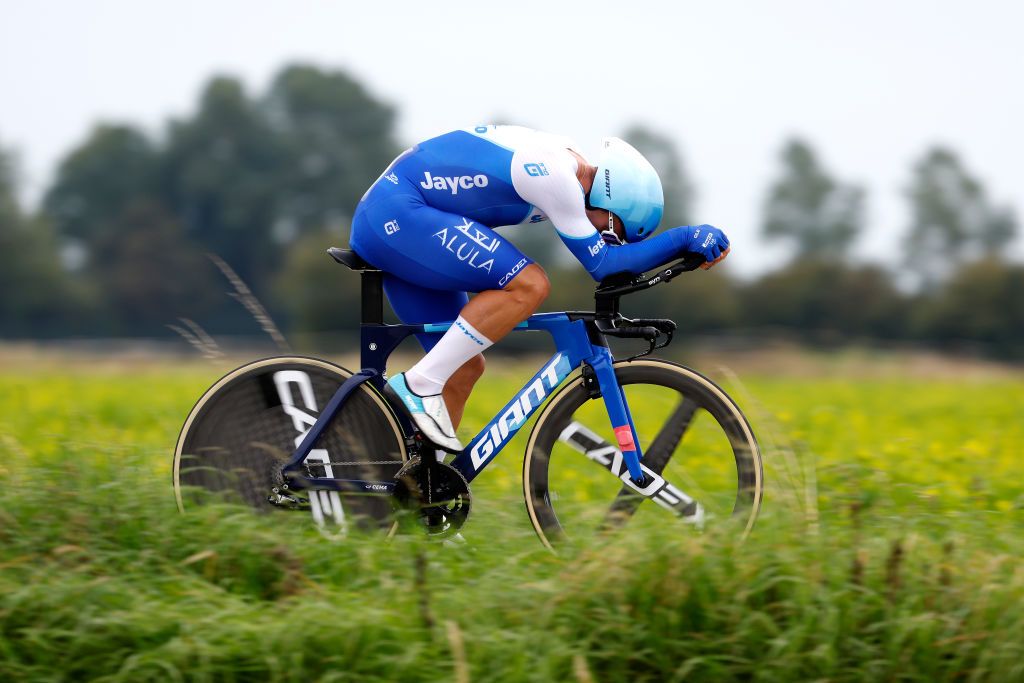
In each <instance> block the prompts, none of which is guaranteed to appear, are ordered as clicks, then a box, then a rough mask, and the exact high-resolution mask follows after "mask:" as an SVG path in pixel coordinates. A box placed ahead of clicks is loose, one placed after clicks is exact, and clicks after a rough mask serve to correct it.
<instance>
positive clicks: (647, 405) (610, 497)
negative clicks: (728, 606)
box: [523, 360, 764, 547]
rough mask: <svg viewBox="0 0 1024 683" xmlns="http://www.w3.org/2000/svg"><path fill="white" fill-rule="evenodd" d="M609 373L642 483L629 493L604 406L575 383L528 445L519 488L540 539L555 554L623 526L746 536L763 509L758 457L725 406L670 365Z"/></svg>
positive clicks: (634, 365) (726, 401) (710, 386)
mask: <svg viewBox="0 0 1024 683" xmlns="http://www.w3.org/2000/svg"><path fill="white" fill-rule="evenodd" d="M615 373H616V376H617V377H618V380H619V383H620V385H621V387H622V390H623V393H624V395H625V397H626V401H627V403H628V405H629V407H630V411H631V413H632V415H633V421H634V423H635V425H636V431H637V436H638V437H639V441H640V448H641V450H642V452H643V466H644V468H645V472H646V474H647V476H648V479H647V482H646V484H645V486H643V487H635V486H630V485H628V482H627V480H628V477H629V475H628V472H627V471H626V466H625V463H624V462H623V460H622V457H621V453H620V452H619V451H618V449H617V448H616V446H615V445H614V444H615V443H616V439H615V436H614V433H613V432H612V428H611V425H610V424H609V420H608V414H607V412H606V410H605V407H604V402H603V400H602V399H601V398H592V397H590V396H589V395H588V393H587V390H586V388H585V387H584V383H583V378H582V377H577V378H576V379H574V380H573V381H571V382H569V383H568V384H567V385H566V386H565V387H564V388H563V389H562V390H561V391H560V392H559V393H557V394H556V395H555V396H554V397H553V398H552V399H551V401H550V402H549V403H548V405H547V406H546V407H545V409H544V410H543V412H542V413H541V415H540V417H539V418H538V419H537V423H536V425H535V426H534V429H533V432H532V433H531V434H530V440H529V443H528V444H527V451H526V459H525V461H524V465H523V488H524V494H525V496H526V507H527V510H528V512H529V514H530V519H531V521H532V522H533V526H534V529H535V530H536V531H537V535H538V536H539V537H540V540H541V541H542V542H543V543H544V544H545V545H547V546H548V547H554V546H555V545H556V544H557V543H558V542H560V541H564V540H566V539H571V540H573V541H581V540H582V541H586V539H587V538H592V537H593V536H595V535H598V534H603V533H607V532H608V531H609V530H612V529H615V528H620V527H623V526H626V525H628V527H629V528H630V529H631V530H632V529H634V528H640V529H642V528H644V527H648V528H654V527H665V526H666V525H676V527H677V528H678V531H679V533H695V532H696V531H697V530H700V529H704V528H706V527H708V526H709V525H721V524H725V523H728V524H733V525H734V528H736V530H737V532H738V533H739V534H741V535H743V536H745V535H746V534H747V533H749V532H750V529H751V528H752V527H753V524H754V520H755V519H756V517H757V513H758V510H759V509H760V505H761V497H762V490H763V479H764V477H763V469H762V463H761V452H760V450H759V449H758V446H757V441H756V440H755V439H754V435H753V432H752V431H751V429H750V425H749V424H748V423H747V420H746V418H745V417H744V416H743V413H742V412H740V409H739V408H738V407H737V406H736V404H735V403H734V402H733V401H732V399H730V398H729V397H728V396H727V395H726V393H725V392H724V391H722V389H721V388H719V387H718V386H717V385H715V384H714V383H713V382H711V380H709V379H707V378H706V377H704V376H702V375H700V374H699V373H696V372H694V371H693V370H690V369H689V368H685V367H683V366H681V365H676V364H674V363H669V362H667V361H662V360H640V361H633V362H622V363H617V364H616V370H615ZM638 489H640V490H641V492H640V493H638ZM641 493H642V494H644V495H641Z"/></svg>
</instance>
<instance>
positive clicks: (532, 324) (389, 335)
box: [282, 313, 644, 493]
mask: <svg viewBox="0 0 1024 683" xmlns="http://www.w3.org/2000/svg"><path fill="white" fill-rule="evenodd" d="M452 324H453V321H450V322H444V323H427V324H423V325H385V324H382V323H376V322H374V323H365V322H364V324H363V325H362V327H361V328H360V343H361V361H362V370H360V371H359V372H358V373H356V374H354V375H352V376H351V377H349V378H348V379H347V380H345V381H344V382H343V383H342V385H341V386H340V387H339V388H338V390H337V391H336V392H335V394H334V396H333V397H332V398H331V400H330V401H328V403H327V405H326V406H325V407H324V409H323V411H322V412H321V413H320V416H319V417H318V418H317V421H316V422H315V423H314V424H313V426H312V427H310V429H309V431H308V432H307V433H306V436H305V437H304V438H303V440H302V442H301V443H300V444H299V446H298V448H297V449H296V450H295V452H294V454H293V455H292V457H291V458H290V459H289V461H288V463H287V464H286V465H285V466H284V467H283V468H282V471H283V472H284V473H285V475H286V476H288V477H289V480H290V481H291V482H292V483H293V486H294V488H307V489H320V490H335V491H344V492H360V493H366V492H380V493H390V492H392V491H393V490H394V488H395V482H393V481H387V482H379V481H364V480H356V479H330V478H320V477H307V476H305V475H303V474H302V473H301V472H300V470H301V469H302V466H303V463H304V462H305V460H306V457H307V456H308V455H309V453H310V451H311V450H312V449H313V447H314V444H316V442H317V440H318V439H319V438H320V436H321V435H322V434H323V432H324V430H325V429H326V428H327V426H328V425H330V423H331V421H332V420H333V419H334V417H335V416H336V415H337V414H338V412H339V411H340V410H341V409H342V408H343V407H344V405H345V401H346V400H347V399H348V398H349V397H350V396H351V395H352V392H353V391H355V390H356V389H357V388H358V387H359V385H360V384H362V383H363V382H370V383H371V384H373V385H374V386H375V387H376V388H377V389H378V390H379V391H381V393H382V394H383V389H384V375H383V373H384V370H385V368H386V365H387V359H388V357H389V356H390V355H391V353H392V352H393V351H394V350H395V348H397V347H398V345H399V344H400V343H401V342H402V341H403V340H404V339H406V338H407V337H408V336H409V335H412V334H416V333H423V332H427V333H439V332H444V331H446V330H447V329H448V328H449V327H451V325H452ZM588 326H589V327H588ZM592 326H593V321H592V320H590V321H588V320H587V319H585V318H584V317H583V316H582V315H576V314H568V313H539V314H536V315H533V316H531V317H530V318H528V319H527V320H526V321H524V322H522V323H520V324H519V325H517V326H516V328H515V331H541V332H546V333H548V334H550V335H551V337H552V339H553V340H554V342H555V349H556V350H555V353H554V354H553V355H552V356H551V358H550V359H549V360H548V361H547V362H546V363H545V364H544V365H543V366H542V368H541V370H540V371H539V372H537V374H536V375H534V376H533V378H532V379H530V380H529V381H528V382H527V383H526V385H524V386H523V388H522V389H520V390H519V391H518V392H517V393H516V395H515V396H513V397H512V398H511V399H510V400H509V401H508V403H506V404H505V406H504V407H503V408H502V409H501V410H500V411H499V412H498V414H497V415H496V416H495V417H494V419H492V420H491V421H490V422H489V423H488V424H487V425H486V426H485V427H484V428H483V429H482V430H480V433H478V434H477V435H476V436H474V437H473V439H472V440H471V441H470V442H469V444H468V445H467V446H466V447H465V449H464V450H463V451H462V452H461V453H459V454H457V455H456V456H455V459H454V460H453V461H452V462H451V463H450V464H451V466H452V467H454V468H455V469H457V470H458V471H459V472H460V473H461V474H462V476H464V477H465V478H466V481H467V482H469V481H472V480H473V479H475V478H476V476H477V475H478V474H480V472H482V471H483V470H484V469H485V468H486V467H487V465H488V464H489V463H490V462H491V461H492V460H493V459H494V458H495V457H496V456H497V455H498V453H500V452H501V449H502V448H504V447H505V446H506V445H507V444H508V443H509V441H511V440H512V438H513V437H514V436H515V435H516V433H517V432H518V431H519V430H520V428H522V426H523V425H525V424H526V423H527V421H529V419H530V416H531V415H533V413H534V412H535V411H536V410H537V409H538V408H539V407H540V406H541V404H542V403H543V402H544V400H545V399H546V398H547V397H548V396H550V395H551V394H552V392H554V390H555V389H556V388H557V387H558V386H559V385H560V384H561V383H562V382H563V381H564V380H565V378H566V377H568V376H569V375H570V374H571V373H572V372H573V371H574V370H576V369H577V368H579V367H580V366H589V367H590V368H591V369H592V370H593V373H594V376H595V378H596V380H597V385H598V388H599V389H600V394H601V397H602V398H603V399H604V403H605V407H606V409H607V411H608V418H609V420H610V422H611V426H612V429H613V430H614V433H615V437H616V441H617V442H618V445H619V449H620V450H621V451H622V456H623V460H624V461H625V463H626V467H627V468H628V470H629V475H630V477H631V478H632V479H633V481H634V482H638V483H639V482H642V481H643V480H644V475H643V472H642V470H641V468H640V460H641V458H642V457H643V454H642V453H641V452H640V447H639V441H638V439H637V436H636V428H635V426H634V424H633V418H632V416H631V415H630V412H629V406H628V404H627V403H626V397H625V394H624V392H623V391H622V388H621V387H620V386H619V382H618V379H617V378H616V376H615V369H614V367H613V363H614V358H613V357H612V354H611V351H610V350H609V349H608V346H607V343H606V342H605V340H604V337H603V335H601V334H600V333H599V332H597V331H596V328H593V327H592ZM393 408H394V409H395V413H396V414H397V415H398V416H399V419H400V420H401V422H402V427H403V430H404V432H405V434H406V436H407V437H408V436H411V435H412V434H413V431H414V430H413V427H412V424H411V423H410V421H409V420H408V419H407V418H406V417H405V415H406V413H405V409H404V407H402V406H393ZM429 452H431V453H432V452H433V451H432V450H429Z"/></svg>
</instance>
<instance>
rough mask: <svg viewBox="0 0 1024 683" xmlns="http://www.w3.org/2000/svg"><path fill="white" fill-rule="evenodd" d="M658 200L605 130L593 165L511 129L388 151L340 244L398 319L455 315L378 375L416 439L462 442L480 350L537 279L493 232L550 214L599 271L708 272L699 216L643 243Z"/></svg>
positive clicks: (543, 288)
mask: <svg viewBox="0 0 1024 683" xmlns="http://www.w3.org/2000/svg"><path fill="white" fill-rule="evenodd" d="M663 207H664V200H663V195H662V189H661V180H660V179H659V178H658V174H657V172H656V171H655V170H654V168H653V167H652V166H651V165H650V163H649V162H648V161H647V160H646V159H644V157H643V156H642V155H641V154H640V153H639V152H638V151H637V150H636V149H634V148H633V147H631V146H630V145H629V144H627V143H626V142H624V141H622V140H620V139H618V138H605V139H604V140H603V141H602V145H601V152H600V156H599V158H598V160H597V165H596V166H595V165H591V164H590V163H589V162H588V161H587V160H586V159H585V158H584V157H583V155H582V154H581V153H580V152H579V151H578V150H577V149H576V148H575V146H574V145H573V143H572V142H571V141H570V140H568V139H566V138H562V137H560V136H556V135H551V134H548V133H542V132H540V131H535V130H531V129H529V128H523V127H520V126H493V125H491V126H477V127H475V128H469V129H465V130H456V131H453V132H450V133H446V134H444V135H441V136H439V137H435V138H432V139H430V140H427V141H425V142H421V143H420V144H418V145H416V146H415V147H412V148H411V149H408V150H406V151H405V152H403V153H402V154H401V155H399V156H398V158H397V159H395V160H394V161H393V162H392V163H391V165H390V166H388V167H387V169H385V170H384V173H382V174H381V176H380V177H379V178H378V179H377V180H376V182H374V184H373V185H372V186H371V187H370V189H369V190H367V192H366V194H365V195H363V198H362V200H361V201H360V203H359V206H358V207H357V208H356V212H355V216H354V217H353V220H352V236H351V247H352V249H353V250H354V251H355V252H356V253H357V254H359V255H360V256H361V257H362V258H363V259H364V260H366V261H367V262H369V263H370V264H372V265H374V266H375V267H377V268H379V269H381V270H382V271H384V272H385V276H384V291H385V293H386V294H387V297H388V301H389V302H390V304H391V307H392V308H393V309H394V311H395V313H396V314H397V315H398V317H399V318H400V319H401V320H402V322H404V323H407V324H416V323H425V322H435V321H439V320H454V321H455V322H454V324H453V325H452V326H451V328H450V329H448V331H447V332H445V333H444V334H443V335H439V334H422V335H419V340H420V343H421V344H422V345H423V347H424V349H425V350H426V351H427V354H426V355H425V356H424V357H423V358H422V359H421V360H420V361H419V362H418V363H416V364H415V365H414V366H413V367H412V368H410V369H409V370H407V371H406V372H404V373H401V374H398V375H395V376H394V377H392V378H391V379H390V380H389V381H388V386H389V387H390V388H391V389H392V390H393V391H394V392H395V393H396V394H397V395H398V396H399V397H400V398H401V400H402V402H403V403H404V404H405V405H406V407H407V408H408V409H409V412H410V413H411V414H412V417H413V419H414V420H415V422H416V424H417V426H418V427H419V428H420V429H421V430H422V431H423V433H424V434H425V435H426V437H427V438H429V439H430V440H431V441H433V442H434V444H436V445H437V446H439V447H441V448H443V449H445V450H449V451H454V452H458V451H461V450H462V444H461V443H460V442H459V440H458V438H457V437H456V435H455V428H456V427H458V425H459V422H460V421H461V419H462V412H463V409H464V407H465V404H466V400H467V399H468V398H469V394H470V392H471V391H472V389H473V385H474V384H475V383H476V381H477V380H478V379H479V378H480V376H481V375H482V374H483V371H484V360H483V356H482V355H481V353H482V352H483V351H484V350H485V349H487V348H488V347H490V346H491V345H492V344H494V342H496V341H498V340H500V339H501V338H502V337H504V336H505V335H506V334H508V333H509V332H510V331H511V330H512V329H513V328H514V327H515V326H516V325H517V324H518V323H520V322H522V321H523V320H526V319H527V318H528V317H530V315H532V314H533V312H534V311H535V310H537V307H538V306H540V304H541V302H543V301H544V299H545V298H546V297H547V295H548V291H549V289H550V283H549V282H548V278H547V275H545V273H544V270H543V269H542V268H541V267H540V266H539V265H537V264H536V263H534V262H533V261H532V260H531V259H530V258H529V257H528V256H526V255H524V254H523V253H522V252H521V251H519V249H517V248H516V247H515V245H513V244H511V243H510V242H509V241H508V240H507V239H505V238H504V237H502V236H500V235H499V234H498V233H496V232H495V231H494V230H493V228H496V227H499V226H503V225H515V224H518V223H524V222H530V223H536V222H539V221H542V220H545V219H547V220H550V221H551V223H553V224H554V227H555V231H556V232H557V234H558V237H559V238H561V240H562V242H563V243H564V244H565V245H566V247H568V248H569V251H570V252H572V254H573V255H574V256H575V257H576V258H577V259H578V260H579V261H580V263H581V264H583V267H584V268H586V269H587V272H589V273H590V275H591V276H592V277H593V278H594V279H595V280H598V281H600V280H602V279H604V278H605V277H607V276H609V275H613V274H615V273H622V272H628V273H633V274H640V273H642V272H644V271H646V270H650V269H651V268H654V267H656V266H659V265H662V264H664V263H666V262H668V261H670V260H672V259H673V258H675V257H677V256H679V255H681V254H683V253H685V252H697V253H700V254H701V255H703V256H704V257H705V259H706V261H705V263H704V265H703V266H702V267H704V268H710V267H711V266H713V265H714V264H716V263H718V262H719V261H721V260H722V259H724V258H725V257H726V255H727V254H728V253H729V240H728V238H727V237H726V236H725V234H724V233H723V232H722V231H721V230H719V229H718V228H715V227H713V226H710V225H698V226H690V227H686V226H684V227H678V228H673V229H671V230H667V231H665V232H663V233H662V234H660V235H658V236H657V237H654V238H653V239H647V238H649V237H650V236H651V233H653V232H654V231H655V229H656V228H657V226H658V223H659V221H660V220H661V214H662V210H663ZM644 240H646V241H644ZM468 292H476V293H477V295H476V296H475V297H473V299H472V300H470V299H469V296H468Z"/></svg>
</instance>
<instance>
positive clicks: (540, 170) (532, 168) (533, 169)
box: [523, 164, 548, 176]
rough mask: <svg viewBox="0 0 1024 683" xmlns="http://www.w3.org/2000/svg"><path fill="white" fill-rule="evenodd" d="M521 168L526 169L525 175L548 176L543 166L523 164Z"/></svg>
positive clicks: (546, 168)
mask: <svg viewBox="0 0 1024 683" xmlns="http://www.w3.org/2000/svg"><path fill="white" fill-rule="evenodd" d="M523 168H524V169H526V175H532V176H542V175H548V167H547V166H545V165H544V164H523Z"/></svg>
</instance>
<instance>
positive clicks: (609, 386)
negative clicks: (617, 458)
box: [584, 348, 647, 486]
mask: <svg viewBox="0 0 1024 683" xmlns="http://www.w3.org/2000/svg"><path fill="white" fill-rule="evenodd" d="M613 363H614V359H613V358H612V354H611V352H610V351H609V350H608V349H607V348H595V354H594V356H592V357H591V358H590V359H589V360H588V361H587V364H588V365H589V366H590V368H591V370H592V371H593V373H594V377H595V378H596V380H597V382H596V383H597V387H594V388H596V389H599V390H600V393H601V397H602V398H603V399H604V405H605V408H606V410H607V411H608V419H609V420H611V424H612V431H613V432H614V433H615V440H616V442H618V445H619V451H620V452H621V453H622V459H623V460H625V461H626V468H627V469H628V470H629V477H630V479H632V480H633V483H634V484H637V485H638V486H643V485H644V484H645V483H646V481H647V477H646V475H644V472H643V468H641V467H640V460H641V459H642V458H643V453H642V452H641V451H640V440H639V439H638V438H637V435H636V426H635V425H634V424H633V416H632V415H631V414H630V412H629V404H628V403H626V394H625V392H624V391H623V390H622V387H621V386H620V385H619V378H618V377H616V376H615V367H614V365H613ZM584 375H586V370H584ZM588 390H592V388H591V387H588Z"/></svg>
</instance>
